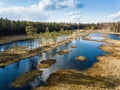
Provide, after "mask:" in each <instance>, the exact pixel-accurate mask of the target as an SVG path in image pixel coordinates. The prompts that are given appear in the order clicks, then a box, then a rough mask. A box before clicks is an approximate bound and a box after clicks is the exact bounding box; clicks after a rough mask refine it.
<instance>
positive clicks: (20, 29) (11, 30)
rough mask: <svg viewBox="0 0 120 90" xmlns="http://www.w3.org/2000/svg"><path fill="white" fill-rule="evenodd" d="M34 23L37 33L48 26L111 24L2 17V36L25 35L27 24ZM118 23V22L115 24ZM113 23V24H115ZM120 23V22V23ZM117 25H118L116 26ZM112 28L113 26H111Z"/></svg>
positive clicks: (96, 26) (99, 25)
mask: <svg viewBox="0 0 120 90" xmlns="http://www.w3.org/2000/svg"><path fill="white" fill-rule="evenodd" d="M28 23H29V24H30V25H32V26H33V27H35V28H37V33H40V32H45V30H46V27H49V31H50V32H52V31H59V30H60V29H61V28H63V29H64V30H74V29H85V30H87V29H90V28H91V26H94V28H95V29H101V28H102V27H104V28H105V27H106V26H109V25H111V24H112V23H110V24H108V23H107V24H104V23H102V24H99V23H98V24H81V23H79V24H77V23H55V22H32V21H19V20H18V21H14V20H9V19H7V18H6V19H4V18H0V36H8V35H25V34H26V30H25V29H26V26H27V25H28ZM115 25H117V24H115ZM115 25H114V24H113V26H115ZM118 25H120V23H118ZM116 27H117V26H116ZM110 28H111V29H112V28H113V27H110Z"/></svg>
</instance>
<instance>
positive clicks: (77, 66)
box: [0, 33, 115, 90]
mask: <svg viewBox="0 0 120 90" xmlns="http://www.w3.org/2000/svg"><path fill="white" fill-rule="evenodd" d="M98 34H99V33H97V34H94V35H98ZM113 36H114V35H113ZM114 37H115V36H114ZM111 38H112V37H111ZM113 39H114V38H113ZM103 43H104V42H94V41H86V40H82V38H79V39H76V40H73V41H72V42H70V43H67V44H64V45H62V46H59V47H57V48H55V49H54V50H51V51H49V52H47V53H42V54H41V55H38V56H34V57H32V58H27V59H24V60H22V61H20V62H16V63H13V64H11V65H8V66H6V67H4V68H0V90H29V89H31V88H33V87H37V86H40V85H44V84H45V83H46V80H47V78H48V77H49V75H50V74H51V73H53V72H55V71H57V70H60V69H74V70H86V69H88V68H90V67H92V66H93V64H94V63H95V62H97V59H96V58H97V57H98V56H99V55H103V54H107V53H106V52H103V51H102V50H100V49H99V48H98V47H99V46H100V45H101V44H103ZM72 45H74V46H76V47H77V48H70V46H72ZM64 49H69V50H71V51H72V52H71V53H69V54H66V55H58V54H56V53H57V52H58V51H60V50H64ZM81 55H82V56H85V57H87V60H85V61H79V60H75V57H76V56H81ZM45 59H56V60H57V62H56V63H55V64H54V65H52V66H51V67H50V68H47V69H44V70H43V74H42V75H41V76H37V77H36V78H35V79H34V80H33V81H30V82H29V83H28V84H27V85H26V86H25V87H22V88H14V87H11V86H10V85H11V83H12V82H13V81H14V80H15V79H16V78H17V77H18V76H20V75H22V74H24V73H25V72H28V71H30V70H32V69H36V65H37V64H39V63H40V61H42V60H45Z"/></svg>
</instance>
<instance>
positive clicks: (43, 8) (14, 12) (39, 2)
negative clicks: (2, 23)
mask: <svg viewBox="0 0 120 90" xmlns="http://www.w3.org/2000/svg"><path fill="white" fill-rule="evenodd" d="M0 17H3V18H8V19H11V20H31V21H40V22H75V23H79V22H80V23H97V22H108V21H120V0H0Z"/></svg>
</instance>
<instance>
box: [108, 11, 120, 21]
mask: <svg viewBox="0 0 120 90" xmlns="http://www.w3.org/2000/svg"><path fill="white" fill-rule="evenodd" d="M107 18H108V19H120V11H119V12H117V13H114V14H111V15H109V16H108V17H107Z"/></svg>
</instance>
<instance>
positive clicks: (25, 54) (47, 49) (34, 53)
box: [0, 32, 89, 67]
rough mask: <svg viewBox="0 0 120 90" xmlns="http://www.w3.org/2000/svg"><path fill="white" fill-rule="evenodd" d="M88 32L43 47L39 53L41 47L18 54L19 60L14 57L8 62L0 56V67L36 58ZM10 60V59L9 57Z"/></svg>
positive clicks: (6, 58)
mask: <svg viewBox="0 0 120 90" xmlns="http://www.w3.org/2000/svg"><path fill="white" fill-rule="evenodd" d="M88 33H89V32H86V33H82V35H80V34H79V35H76V36H74V37H72V38H67V39H64V40H62V41H59V42H57V43H53V44H51V45H49V46H47V47H46V46H43V48H44V49H43V50H42V51H41V47H39V48H36V49H34V50H32V51H30V52H28V53H24V54H20V55H19V54H18V55H19V58H18V57H16V58H15V59H11V60H10V58H9V60H8V57H7V56H5V55H4V56H1V57H0V58H1V59H0V60H1V61H3V62H2V63H0V67H5V66H7V65H9V64H12V63H14V62H18V61H20V60H23V59H26V58H30V57H33V56H36V55H38V54H41V53H43V52H47V51H49V50H52V49H55V48H57V47H58V46H61V45H63V44H65V43H69V42H71V41H72V40H74V39H76V38H79V37H82V36H85V35H87V34H88ZM2 53H3V52H2ZM4 54H7V53H4ZM2 58H4V60H3V59H2ZM11 58H12V57H11Z"/></svg>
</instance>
